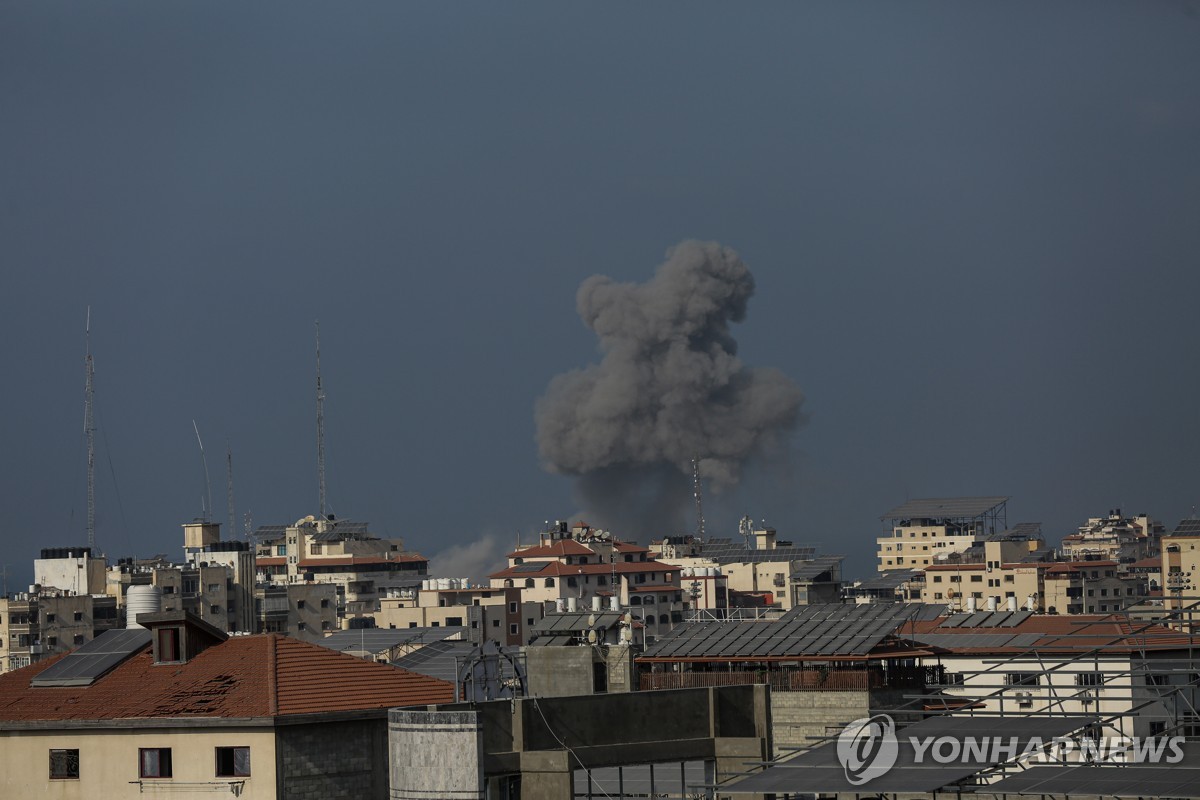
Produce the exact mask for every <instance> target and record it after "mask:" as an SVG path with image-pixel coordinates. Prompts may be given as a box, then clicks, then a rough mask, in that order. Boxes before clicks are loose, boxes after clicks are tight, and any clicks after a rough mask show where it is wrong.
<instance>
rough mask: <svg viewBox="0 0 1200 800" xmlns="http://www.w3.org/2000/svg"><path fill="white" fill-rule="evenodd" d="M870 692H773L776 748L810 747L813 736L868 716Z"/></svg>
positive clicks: (772, 706)
mask: <svg viewBox="0 0 1200 800" xmlns="http://www.w3.org/2000/svg"><path fill="white" fill-rule="evenodd" d="M870 704H871V700H870V693H869V692H866V691H861V692H856V691H851V692H772V693H771V730H772V732H773V733H774V736H775V748H776V750H777V751H778V750H779V748H783V747H807V746H810V745H812V744H813V741H814V740H813V739H812V738H810V737H818V736H826V735H828V733H830V732H835V733H836V732H837V731H839V730H841V728H842V727H843V726H845V724H846V723H847V722H853V721H854V720H856V719H860V718H862V717H865V716H868V714H867V709H868V707H869V706H870Z"/></svg>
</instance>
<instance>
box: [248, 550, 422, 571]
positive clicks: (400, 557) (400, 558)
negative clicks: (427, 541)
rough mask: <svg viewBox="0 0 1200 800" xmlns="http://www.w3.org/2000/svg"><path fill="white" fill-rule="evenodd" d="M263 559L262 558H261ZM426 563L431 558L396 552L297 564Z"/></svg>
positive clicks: (365, 564)
mask: <svg viewBox="0 0 1200 800" xmlns="http://www.w3.org/2000/svg"><path fill="white" fill-rule="evenodd" d="M260 561H261V559H260ZM417 561H419V562H422V563H426V562H428V561H429V559H427V558H425V557H424V556H422V555H418V554H417V553H396V554H395V555H393V556H392V557H391V558H385V557H383V556H330V557H327V558H321V557H317V558H306V559H304V560H303V561H301V562H300V563H299V564H298V565H297V566H299V567H300V569H304V568H305V567H369V566H373V565H377V564H411V563H413V562H417Z"/></svg>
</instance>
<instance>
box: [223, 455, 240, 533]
mask: <svg viewBox="0 0 1200 800" xmlns="http://www.w3.org/2000/svg"><path fill="white" fill-rule="evenodd" d="M225 476H226V478H225V510H226V511H227V512H229V538H231V539H232V538H233V532H234V529H235V528H234V526H235V525H237V512H236V511H234V508H233V448H231V447H230V446H229V442H226V443H225Z"/></svg>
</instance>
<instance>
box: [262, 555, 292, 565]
mask: <svg viewBox="0 0 1200 800" xmlns="http://www.w3.org/2000/svg"><path fill="white" fill-rule="evenodd" d="M254 563H255V564H256V565H258V566H260V567H282V566H283V565H284V564H286V563H287V556H259V557H258V558H256V559H254Z"/></svg>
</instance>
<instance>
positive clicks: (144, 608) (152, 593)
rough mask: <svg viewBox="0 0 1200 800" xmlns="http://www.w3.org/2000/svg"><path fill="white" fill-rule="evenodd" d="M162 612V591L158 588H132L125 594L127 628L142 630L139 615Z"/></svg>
mask: <svg viewBox="0 0 1200 800" xmlns="http://www.w3.org/2000/svg"><path fill="white" fill-rule="evenodd" d="M159 611H162V589H159V588H158V587H157V586H130V587H129V590H128V591H127V592H125V627H127V628H140V627H142V626H141V625H138V623H137V618H138V615H139V614H157V613H158V612H159Z"/></svg>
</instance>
